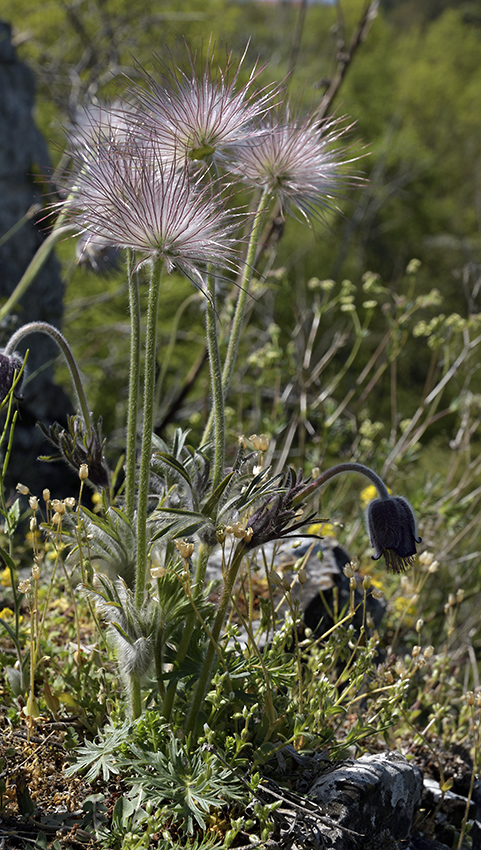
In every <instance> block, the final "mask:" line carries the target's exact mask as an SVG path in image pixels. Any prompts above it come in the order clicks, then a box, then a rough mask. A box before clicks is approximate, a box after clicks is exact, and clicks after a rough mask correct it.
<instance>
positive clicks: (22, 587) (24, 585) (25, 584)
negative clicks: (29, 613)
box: [18, 578, 30, 593]
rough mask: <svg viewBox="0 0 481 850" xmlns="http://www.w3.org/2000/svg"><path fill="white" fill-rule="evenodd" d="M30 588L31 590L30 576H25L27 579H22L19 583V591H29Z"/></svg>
mask: <svg viewBox="0 0 481 850" xmlns="http://www.w3.org/2000/svg"><path fill="white" fill-rule="evenodd" d="M29 590H30V579H29V578H25V579H23V581H20V582H19V583H18V592H19V593H28V591H29Z"/></svg>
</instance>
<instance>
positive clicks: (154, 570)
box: [150, 567, 167, 578]
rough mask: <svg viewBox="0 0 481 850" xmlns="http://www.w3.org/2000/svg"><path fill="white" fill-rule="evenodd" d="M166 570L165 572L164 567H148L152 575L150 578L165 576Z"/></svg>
mask: <svg viewBox="0 0 481 850" xmlns="http://www.w3.org/2000/svg"><path fill="white" fill-rule="evenodd" d="M166 572H167V570H166V569H165V567H151V568H150V575H151V576H152V578H163V576H165V574H166Z"/></svg>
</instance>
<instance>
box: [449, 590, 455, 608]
mask: <svg viewBox="0 0 481 850" xmlns="http://www.w3.org/2000/svg"><path fill="white" fill-rule="evenodd" d="M448 605H449V606H450V608H454V606H455V605H456V597H455V595H454V593H450V594H449V596H448Z"/></svg>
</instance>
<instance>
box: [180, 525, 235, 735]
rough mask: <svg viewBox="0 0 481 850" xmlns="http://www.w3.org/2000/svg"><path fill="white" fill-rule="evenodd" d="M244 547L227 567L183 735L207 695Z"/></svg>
mask: <svg viewBox="0 0 481 850" xmlns="http://www.w3.org/2000/svg"><path fill="white" fill-rule="evenodd" d="M246 551H247V550H246V546H245V543H244V541H243V540H241V541H240V542H239V543H238V545H237V547H236V550H235V552H234V556H233V558H232V563H231V565H230V567H229V570H228V573H227V576H226V580H225V583H224V590H223V592H222V596H221V599H220V602H219V605H218V608H217V614H216V617H215V620H214V623H213V626H212V632H211V634H212V640H210V641H209V643H208V645H207V649H206V653H205V658H204V662H203V664H202V668H201V671H200V675H199V678H198V680H197V685H196V688H195V691H194V695H193V697H192V702H191V705H190V709H189V713H188V715H187V720H186V724H185V730H184V731H185V734H186V735H188V734H189V733H191V732H194V730H195V726H196V722H197V717H198V714H199V711H200V708H201V705H202V702H203V700H204V697H205V695H206V693H207V689H208V687H209V685H210V683H211V681H212V675H213V667H214V658H215V654H216V645H217V644H218V642H219V637H220V633H221V631H222V627H223V625H224V623H225V617H226V613H227V607H228V605H229V601H230V599H231V594H232V589H233V587H234V583H235V580H236V578H237V573H238V572H239V568H240V565H241V563H242V558H243V557H244V555H245V554H246Z"/></svg>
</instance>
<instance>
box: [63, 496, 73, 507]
mask: <svg viewBox="0 0 481 850" xmlns="http://www.w3.org/2000/svg"><path fill="white" fill-rule="evenodd" d="M63 501H64V505H65V507H67V508H69V510H73V508H74V507H75V499H74V497H73V496H67V498H66V499H64V500H63Z"/></svg>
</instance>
